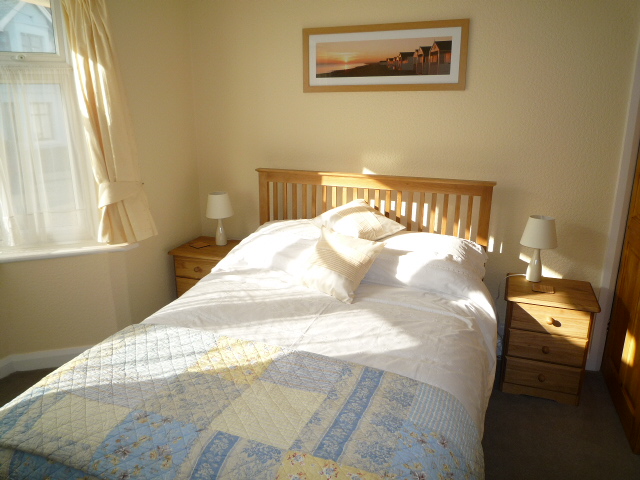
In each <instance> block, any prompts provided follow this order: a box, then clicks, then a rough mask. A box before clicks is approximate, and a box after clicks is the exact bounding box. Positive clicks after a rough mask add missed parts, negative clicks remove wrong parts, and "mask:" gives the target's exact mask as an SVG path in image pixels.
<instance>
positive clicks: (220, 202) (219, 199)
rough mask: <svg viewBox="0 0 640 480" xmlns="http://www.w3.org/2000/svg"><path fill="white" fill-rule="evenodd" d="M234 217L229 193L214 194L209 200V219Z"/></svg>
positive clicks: (211, 194) (210, 195)
mask: <svg viewBox="0 0 640 480" xmlns="http://www.w3.org/2000/svg"><path fill="white" fill-rule="evenodd" d="M231 215H233V209H232V208H231V201H230V200H229V194H228V193H227V192H213V193H210V194H209V197H208V199H207V218H227V217H230V216H231Z"/></svg>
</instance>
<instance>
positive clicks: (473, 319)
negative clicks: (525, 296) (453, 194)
mask: <svg viewBox="0 0 640 480" xmlns="http://www.w3.org/2000/svg"><path fill="white" fill-rule="evenodd" d="M318 236H319V228H318V227H316V226H314V225H313V224H312V223H311V222H309V221H304V220H298V221H288V222H277V223H274V224H269V225H267V226H265V227H262V228H260V229H259V230H258V231H257V232H256V233H254V234H252V235H251V236H249V237H247V238H246V239H245V240H244V241H243V242H241V243H240V245H239V246H238V247H236V248H235V249H234V250H233V251H232V252H231V253H230V254H229V255H228V256H227V257H226V258H225V259H224V260H223V261H221V262H220V263H219V264H218V265H217V266H216V268H215V269H214V270H213V271H212V272H211V274H209V275H208V276H206V277H205V278H203V279H202V280H201V281H200V282H198V284H197V285H196V286H195V287H193V288H192V289H191V290H189V291H188V292H187V293H186V294H184V295H183V296H182V297H180V298H179V299H178V300H176V301H174V302H173V303H171V304H169V305H167V306H166V307H164V308H163V309H161V310H159V311H158V312H156V313H155V314H153V315H152V316H151V317H149V318H148V319H146V320H145V321H144V323H155V324H165V325H174V326H182V327H190V328H198V329H204V330H211V331H215V332H217V333H219V334H222V335H228V336H233V337H239V338H244V339H248V340H254V341H260V342H266V343H271V344H277V345H282V346H286V347H290V348H295V349H298V350H306V351H310V352H313V353H318V354H322V355H327V356H331V357H336V358H341V359H344V360H349V361H352V362H357V363H361V364H364V365H367V366H370V367H374V368H380V369H384V370H388V371H391V372H394V373H398V374H401V375H405V376H408V377H411V378H413V379H416V380H419V381H422V382H426V383H429V384H432V385H435V386H437V387H440V388H442V389H444V390H446V391H448V392H450V393H451V394H453V395H455V396H456V397H457V398H458V399H459V400H460V401H461V402H462V404H463V405H464V406H465V408H466V409H467V411H468V412H469V414H470V415H471V417H472V418H473V419H474V421H475V422H476V424H477V426H478V429H479V431H480V433H481V434H482V431H483V425H484V413H485V410H486V407H487V404H488V401H489V396H490V393H491V389H492V386H493V379H494V373H495V362H496V357H495V344H496V316H495V311H494V308H493V302H492V299H491V296H490V295H489V292H488V291H487V289H486V287H485V286H484V284H483V283H482V281H481V280H480V279H481V278H482V275H483V274H484V266H483V265H482V261H483V259H484V257H482V258H481V257H480V256H479V255H478V254H477V253H475V252H474V250H473V249H474V248H475V247H476V246H475V244H474V245H471V242H467V243H465V242H466V241H463V242H462V243H461V242H460V241H459V240H458V239H453V238H452V237H445V236H442V235H433V234H413V233H408V234H396V236H394V237H393V238H391V239H389V240H388V241H387V247H386V248H385V249H384V251H383V253H382V254H381V255H380V256H379V257H378V259H377V260H376V261H375V262H374V265H373V266H372V267H371V269H370V270H369V273H368V274H367V277H365V280H364V281H363V283H362V284H360V286H359V288H358V289H357V291H356V294H355V299H354V301H353V303H351V304H346V303H343V302H340V301H339V300H336V299H335V298H333V297H331V296H329V295H326V294H324V293H320V292H317V291H315V290H312V289H309V288H307V287H305V286H303V285H301V284H300V282H299V280H298V278H299V274H300V272H301V271H303V270H304V266H305V257H306V256H307V255H308V254H309V251H310V250H311V249H312V248H313V246H314V244H315V241H316V240H317V238H318ZM451 242H453V243H451ZM470 245H471V250H469V248H470ZM480 255H483V256H484V252H481V254H480Z"/></svg>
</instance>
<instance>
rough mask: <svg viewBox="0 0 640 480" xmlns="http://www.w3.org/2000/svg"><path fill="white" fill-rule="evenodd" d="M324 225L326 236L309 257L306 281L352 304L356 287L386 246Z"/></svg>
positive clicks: (323, 234) (323, 236)
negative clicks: (341, 232)
mask: <svg viewBox="0 0 640 480" xmlns="http://www.w3.org/2000/svg"><path fill="white" fill-rule="evenodd" d="M321 228H322V235H321V237H320V239H319V240H318V242H317V244H316V246H315V249H314V250H313V252H312V253H311V256H310V257H309V259H308V268H307V269H306V271H305V272H304V273H303V276H302V283H303V284H304V285H306V286H307V287H309V288H313V289H315V290H318V291H320V292H323V293H326V294H328V295H331V296H333V297H335V298H337V299H338V300H340V301H342V302H345V303H351V302H352V301H353V296H354V293H355V290H356V289H357V288H358V285H360V282H361V281H362V279H363V278H364V276H365V275H366V273H367V271H368V270H369V268H370V267H371V265H372V264H373V261H374V260H375V258H376V257H377V256H378V254H379V253H380V252H381V251H382V249H383V248H384V243H381V242H372V241H369V240H364V239H361V238H354V237H352V236H348V235H342V234H340V233H336V232H333V231H331V230H329V229H328V228H326V227H321Z"/></svg>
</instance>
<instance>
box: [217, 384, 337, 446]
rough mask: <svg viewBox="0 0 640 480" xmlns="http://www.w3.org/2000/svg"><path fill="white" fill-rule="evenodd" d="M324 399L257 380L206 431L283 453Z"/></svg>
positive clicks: (309, 393)
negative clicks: (216, 432)
mask: <svg viewBox="0 0 640 480" xmlns="http://www.w3.org/2000/svg"><path fill="white" fill-rule="evenodd" d="M325 398H326V395H325V394H323V393H318V392H307V391H304V390H295V389H293V388H289V387H284V386H282V385H276V384H274V383H269V382H263V381H260V380H258V381H256V382H254V383H253V384H251V387H250V388H248V389H247V390H246V391H245V392H243V394H242V395H241V396H240V397H238V398H237V399H235V400H234V401H233V402H232V403H231V405H229V406H228V407H227V408H226V409H225V410H224V411H223V412H222V414H221V415H220V416H218V418H216V420H214V422H213V423H212V424H211V426H210V428H211V429H213V430H220V431H222V432H226V433H230V434H232V435H237V436H239V437H242V438H245V439H248V440H255V441H258V442H262V443H265V444H267V445H272V446H274V447H278V448H282V449H283V450H287V449H289V447H290V446H291V444H292V443H293V442H294V441H295V440H296V439H297V438H298V436H299V434H300V430H302V428H303V427H304V426H305V425H306V424H307V422H308V421H309V419H310V418H311V417H312V415H313V414H314V412H315V411H316V410H317V409H318V407H319V406H320V404H321V403H322V401H323V400H324V399H325Z"/></svg>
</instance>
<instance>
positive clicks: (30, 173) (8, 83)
mask: <svg viewBox="0 0 640 480" xmlns="http://www.w3.org/2000/svg"><path fill="white" fill-rule="evenodd" d="M85 147H86V142H85V141H84V132H83V129H82V121H81V119H80V114H79V109H78V105H77V95H76V90H75V85H74V78H73V72H72V70H71V67H69V66H68V65H63V66H60V67H46V68H44V67H42V66H36V67H33V66H32V65H29V64H25V65H13V66H7V65H0V215H1V216H2V221H0V245H1V246H31V245H37V244H43V243H44V244H51V243H56V244H57V243H77V242H83V241H95V240H96V235H95V232H96V230H97V224H98V215H97V212H98V209H97V204H96V188H95V187H94V183H95V182H94V180H93V178H92V176H93V175H92V171H91V168H90V165H88V162H87V158H88V156H89V155H88V151H87V149H86V148H85Z"/></svg>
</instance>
